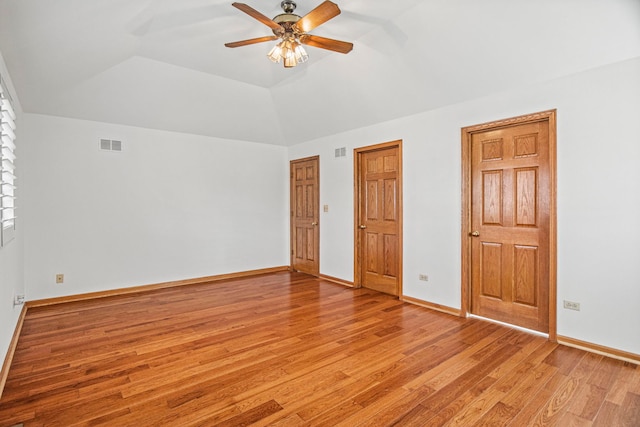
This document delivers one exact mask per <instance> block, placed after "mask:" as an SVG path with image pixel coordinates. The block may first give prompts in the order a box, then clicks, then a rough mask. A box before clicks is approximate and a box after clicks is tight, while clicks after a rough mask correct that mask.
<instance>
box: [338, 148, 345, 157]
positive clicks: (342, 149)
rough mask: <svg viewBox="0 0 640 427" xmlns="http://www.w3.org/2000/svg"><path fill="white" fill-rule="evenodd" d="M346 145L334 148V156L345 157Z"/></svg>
mask: <svg viewBox="0 0 640 427" xmlns="http://www.w3.org/2000/svg"><path fill="white" fill-rule="evenodd" d="M346 156H347V147H342V148H336V157H346Z"/></svg>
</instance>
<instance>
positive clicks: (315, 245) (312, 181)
mask: <svg viewBox="0 0 640 427" xmlns="http://www.w3.org/2000/svg"><path fill="white" fill-rule="evenodd" d="M319 182H320V170H319V158H318V157H317V156H316V157H310V158H307V159H301V160H294V161H292V162H291V187H290V188H291V190H290V191H291V268H292V269H294V270H297V271H302V272H304V273H308V274H312V275H314V276H318V275H319V273H320V257H319V253H320V231H319V228H320V227H319V216H320V208H319V203H320V196H319V188H318V187H319Z"/></svg>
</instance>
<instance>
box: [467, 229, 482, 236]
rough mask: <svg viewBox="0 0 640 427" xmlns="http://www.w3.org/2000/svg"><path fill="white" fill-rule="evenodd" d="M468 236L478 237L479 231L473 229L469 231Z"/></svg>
mask: <svg viewBox="0 0 640 427" xmlns="http://www.w3.org/2000/svg"><path fill="white" fill-rule="evenodd" d="M469 236H473V237H478V236H480V232H479V231H478V230H476V231H474V232H472V233H469Z"/></svg>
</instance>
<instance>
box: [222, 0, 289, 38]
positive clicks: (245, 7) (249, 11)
mask: <svg viewBox="0 0 640 427" xmlns="http://www.w3.org/2000/svg"><path fill="white" fill-rule="evenodd" d="M231 6H233V7H235V8H237V9H240V10H241V11H243V12H244V13H246V14H247V15H249V16H251V17H252V18H254V19H257V20H258V21H260V22H262V23H263V24H264V25H266V26H267V27H269V28H271V29H272V30H275V31H278V32H281V31H283V29H282V27H281V26H280V25H279V24H278V23H277V22H274V21H273V20H272V19H270V18H267V17H266V16H264V15H263V14H262V13H260V12H258V11H257V10H255V9H254V8H252V7H251V6H249V5H247V4H244V3H237V2H235V3H231Z"/></svg>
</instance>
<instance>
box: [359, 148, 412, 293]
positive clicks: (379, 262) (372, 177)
mask: <svg viewBox="0 0 640 427" xmlns="http://www.w3.org/2000/svg"><path fill="white" fill-rule="evenodd" d="M355 169H356V177H355V182H356V191H355V193H356V194H355V199H356V201H355V207H356V215H355V222H356V236H355V243H356V251H355V252H356V254H355V259H356V263H355V264H356V265H355V272H356V280H355V284H356V286H363V287H366V288H370V289H375V290H377V291H380V292H385V293H388V294H391V295H400V293H401V284H402V281H401V277H402V272H401V271H402V238H401V236H402V235H401V232H402V156H401V145H400V141H395V142H392V143H387V144H380V145H377V146H373V147H367V148H363V149H357V150H356V151H355Z"/></svg>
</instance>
